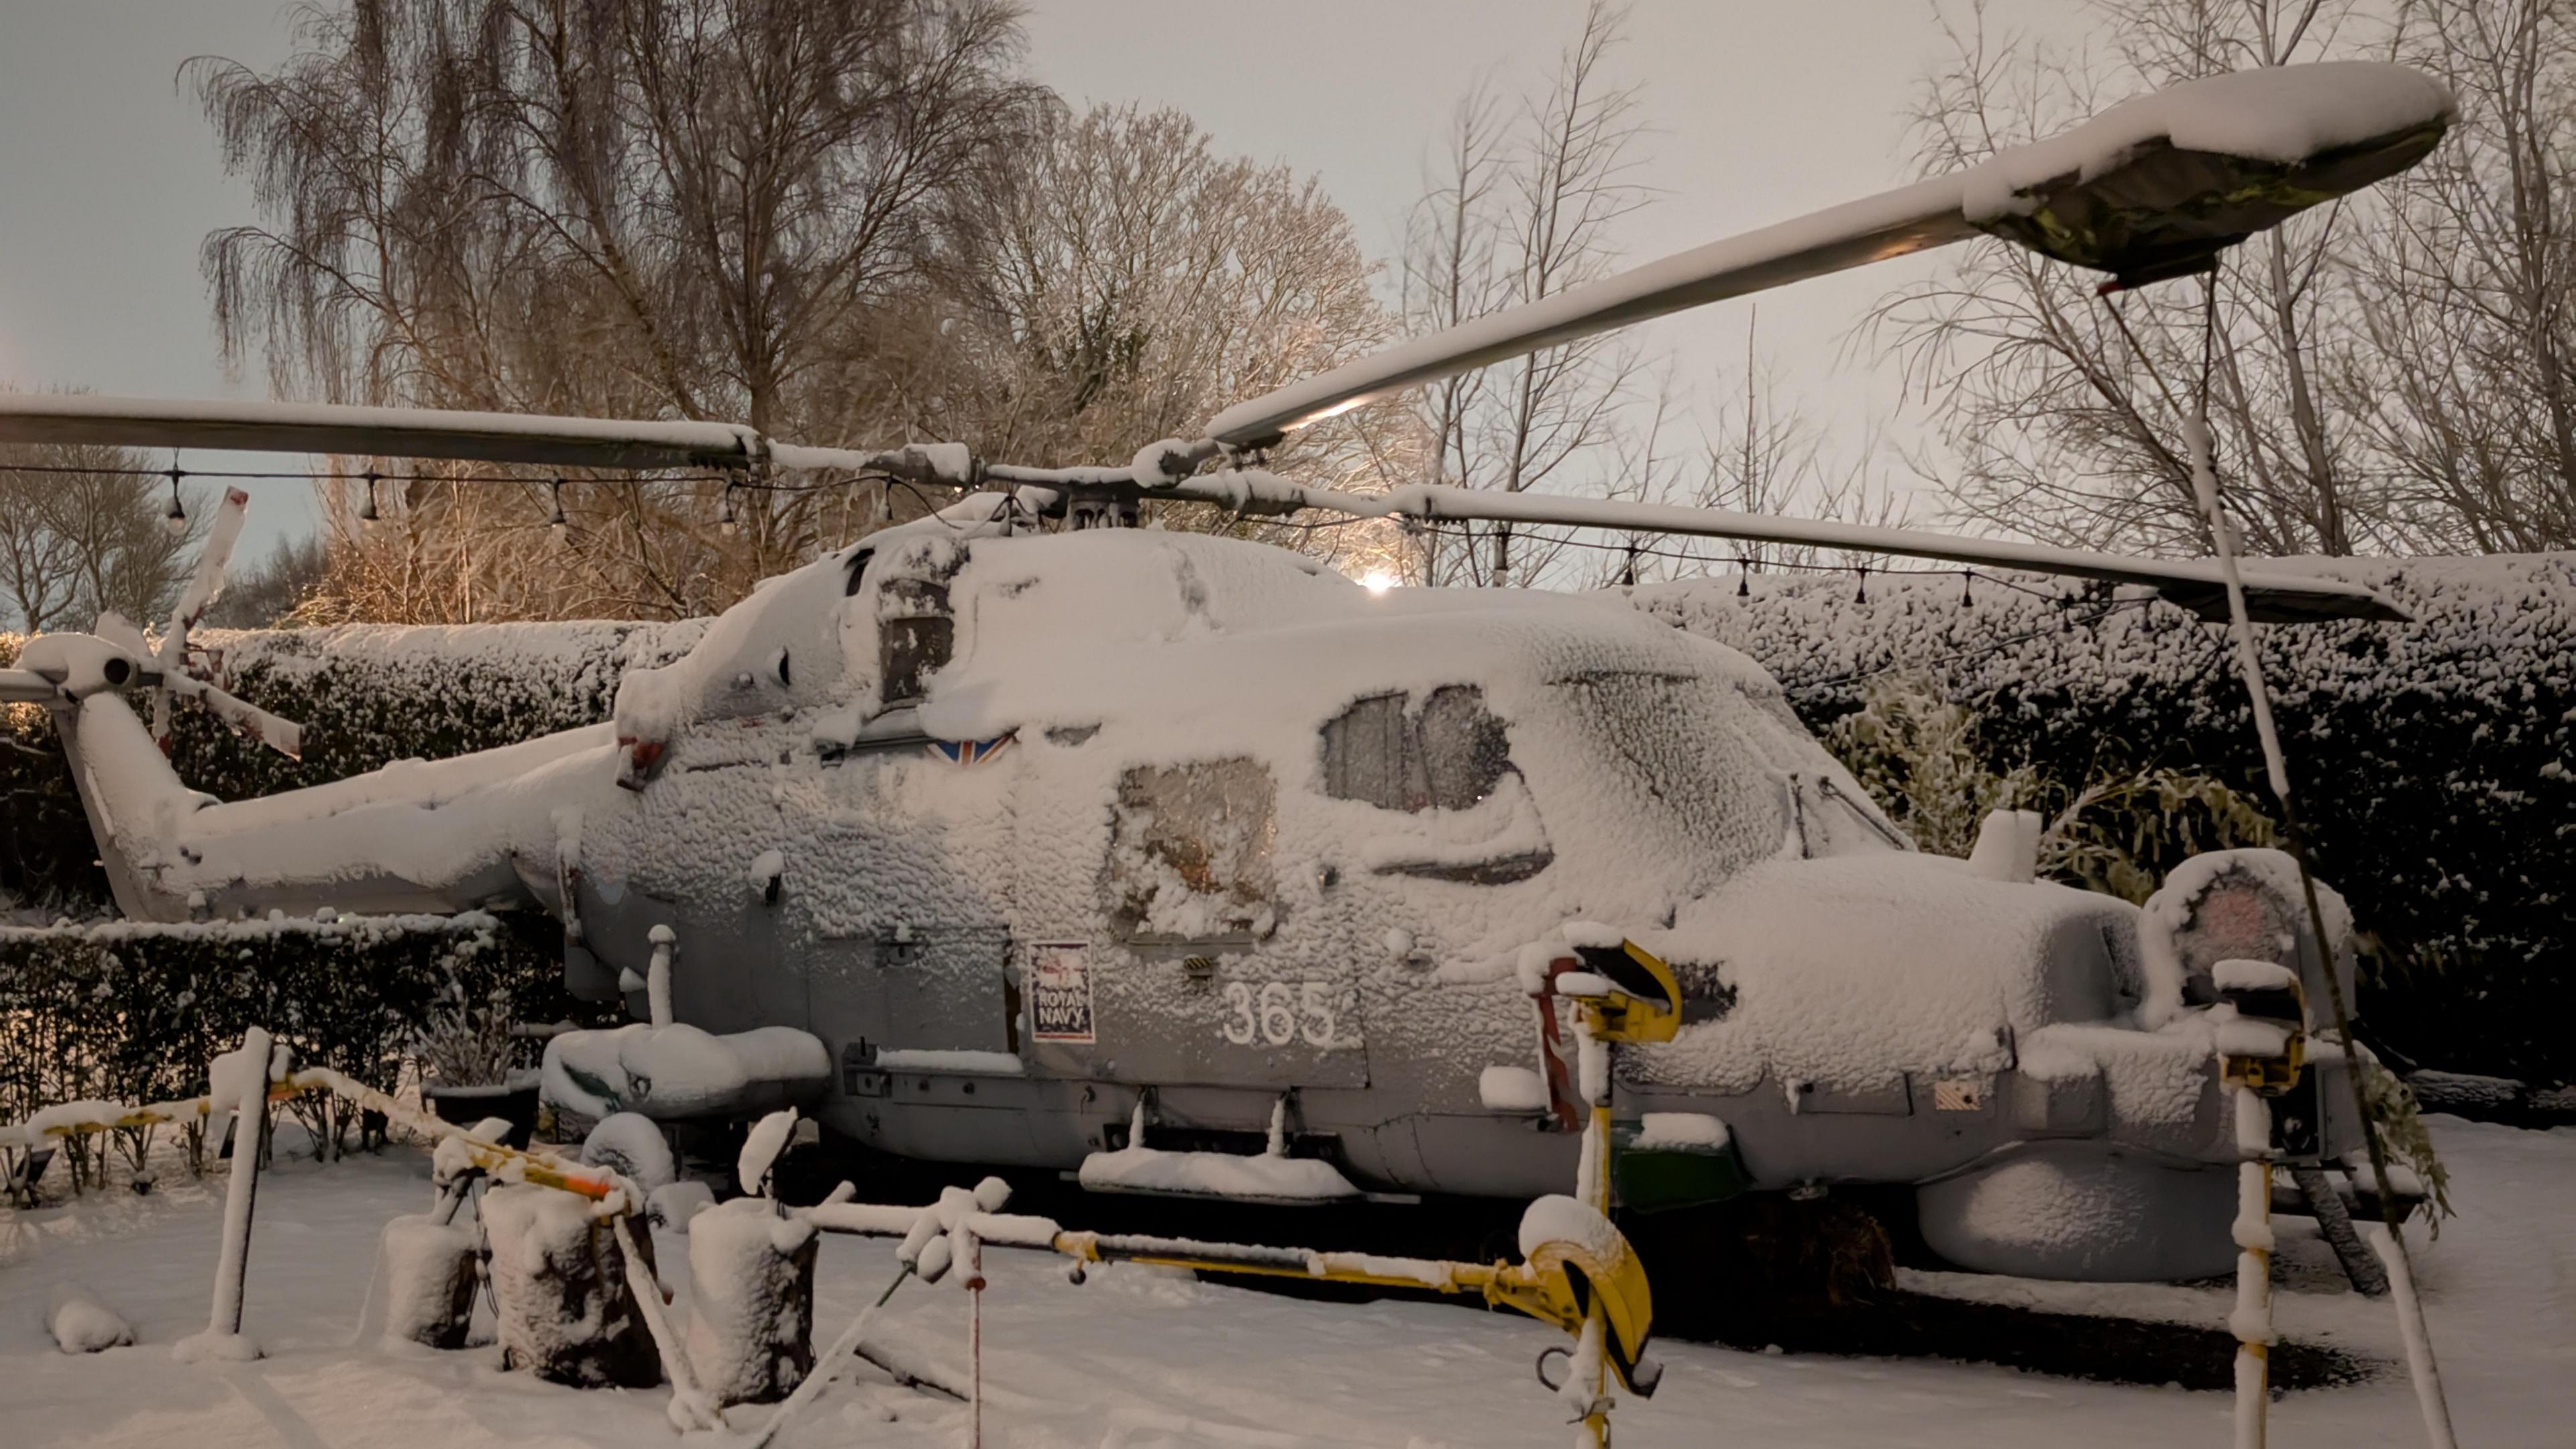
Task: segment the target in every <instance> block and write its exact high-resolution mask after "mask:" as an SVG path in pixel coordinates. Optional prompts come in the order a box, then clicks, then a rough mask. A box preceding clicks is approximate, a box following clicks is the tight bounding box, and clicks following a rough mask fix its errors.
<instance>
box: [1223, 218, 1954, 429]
mask: <svg viewBox="0 0 2576 1449" xmlns="http://www.w3.org/2000/svg"><path fill="white" fill-rule="evenodd" d="M1962 196H1963V192H1962V190H1961V181H1960V178H1959V177H1957V176H1944V177H1938V178H1936V179H1934V180H1931V181H1924V182H1918V183H1917V184H1915V185H1912V186H1907V187H1901V188H1899V189H1897V190H1895V191H1889V192H1883V193H1881V194H1879V195H1877V196H1873V197H1870V198H1868V199H1866V200H1862V201H1854V202H1847V203H1845V204H1843V205H1841V206H1837V207H1833V208H1830V209H1828V210H1825V211H1819V212H1815V213H1813V214H1811V215H1808V216H1803V217H1799V218H1797V219H1796V220H1793V221H1784V222H1781V223H1779V224H1777V225H1775V226H1767V227H1764V228H1762V229H1761V230H1759V231H1754V232H1747V233H1745V234H1744V235H1742V236H1738V237H1730V238H1728V239H1726V240H1724V241H1718V242H1711V243H1709V244H1708V245H1706V246H1702V247H1695V248H1693V249H1692V250H1690V251H1686V252H1681V253H1678V254H1676V255H1673V256H1669V257H1666V258H1664V259H1663V260H1661V261H1656V262H1649V263H1647V264H1646V265H1644V266H1642V267H1637V268H1634V269H1632V270H1629V271H1625V272H1621V273H1619V274H1618V275H1617V276H1613V277H1605V278H1603V279H1601V280H1600V281H1598V282H1594V283H1592V284H1590V285H1588V286H1583V287H1577V288H1575V289H1573V290H1572V291H1567V292H1559V293H1557V294H1556V295H1555V296H1553V297H1546V298H1542V299H1540V300H1539V301H1536V302H1531V303H1529V304H1527V305H1525V306H1520V307H1513V308H1510V309H1508V310H1505V311H1501V312H1495V313H1492V314H1490V315H1487V316H1484V317H1478V318H1476V319H1474V320H1473V321H1469V322H1462V323H1460V324H1459V325H1457V326H1455V327H1452V328H1450V329H1448V330H1447V331H1445V332H1437V333H1433V334H1432V335H1431V336H1428V337H1417V338H1415V339H1413V340H1412V341H1410V342H1404V343H1399V344H1397V345H1396V346H1394V347H1390V348H1388V349H1387V350H1385V351H1384V352H1380V353H1377V354H1375V355H1373V356H1369V357H1363V358H1361V359H1359V360H1358V361H1356V362H1350V363H1345V364H1343V365H1342V366H1340V367H1337V368H1334V369H1333V370H1332V371H1330V372H1327V373H1325V374H1323V375H1322V376H1320V377H1311V378H1308V379H1306V380H1305V381H1304V382H1299V383H1292V384H1290V385H1289V386H1287V387H1283V388H1281V389H1279V390H1278V391H1276V392H1273V393H1269V394H1267V395H1265V396H1262V397H1257V398H1254V399H1252V400H1251V401H1249V402H1243V403H1237V404H1235V405H1234V406H1233V407H1230V408H1227V409H1226V410H1225V411H1224V412H1221V413H1219V414H1217V415H1216V417H1215V419H1214V420H1212V421H1211V422H1210V423H1209V424H1208V433H1209V435H1210V436H1212V437H1214V438H1215V439H1216V440H1217V441H1218V442H1221V443H1225V444H1228V445H1230V446H1233V447H1239V448H1242V447H1258V446H1262V445H1264V444H1267V443H1269V442H1271V441H1273V440H1276V439H1277V438H1278V437H1280V436H1281V435H1282V434H1284V433H1287V432H1289V431H1291V430H1293V429H1296V428H1302V427H1304V426H1306V425H1307V424H1308V423H1312V422H1318V421H1321V420H1322V419H1325V418H1328V417H1331V416H1333V415H1334V414H1336V413H1340V412H1345V411H1348V410H1349V409H1351V408H1355V407H1357V406H1359V405H1360V404H1362V403H1364V402H1367V401H1369V400H1370V399H1372V398H1376V397H1380V396H1383V395H1385V394H1387V393H1391V392H1395V391H1398V390H1400V389H1403V388H1407V387H1411V386H1413V385H1414V384H1416V383H1424V382H1433V381H1437V380H1438V379H1440V378H1444V377H1450V376H1454V375H1456V374H1458V373H1461V372H1466V371H1469V370H1470V369H1473V368H1478V367H1482V366H1484V365H1486V364H1487V363H1492V362H1500V361H1502V360H1504V359H1505V358H1511V357H1518V356H1520V355H1521V354H1523V353H1526V352H1534V351H1536V350H1538V349H1539V348H1542V347H1547V346H1552V345H1554V344H1556V343H1560V342H1570V341H1572V340H1574V339H1576V338H1579V337H1588V336H1590V335H1592V334H1593V333H1596V332H1606V331H1609V330H1610V329H1612V328H1615V327H1624V326H1626V325H1628V324H1629V323H1631V322H1642V321H1645V320H1647V319H1648V318H1652V317H1661V316H1663V315H1665V314H1666V313H1669V312H1679V311H1682V310H1684V309H1686V308H1690V307H1697V306H1701V305H1703V304H1705V303H1709V302H1717V301H1723V300H1725V299H1726V298H1729V297H1741V296H1744V295H1745V294H1747V293H1749V292H1759V291H1763V290H1765V289H1767V288H1771V287H1778V286H1785V285H1786V284H1788V283H1790V282H1798V281H1804V280H1806V279H1807V278H1809V277H1820V276H1823V275H1825V274H1826V273H1828V272H1839V271H1842V270H1844V269H1845V268H1849V267H1856V266H1860V265H1863V264H1865V263H1868V262H1875V261H1883V260H1885V259H1887V258H1889V257H1901V256H1905V255H1907V254H1909V253H1912V252H1919V251H1922V250H1925V249H1926V248H1929V247H1939V246H1947V245H1949V244H1950V243H1952V242H1957V241H1965V240H1967V239H1968V238H1969V237H1972V236H1975V235H1977V234H1978V233H1977V229H1976V228H1975V227H1974V226H1971V225H1969V223H1968V220H1967V218H1966V216H1965V215H1963V214H1962V212H1961V209H1960V207H1961V199H1962Z"/></svg>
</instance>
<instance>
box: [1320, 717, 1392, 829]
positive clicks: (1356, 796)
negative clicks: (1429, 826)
mask: <svg viewBox="0 0 2576 1449" xmlns="http://www.w3.org/2000/svg"><path fill="white" fill-rule="evenodd" d="M1404 757H1405V749H1404V696H1403V695H1400V694H1380V695H1373V696H1371V697H1370V698H1367V699H1363V700H1361V701H1359V702H1358V703H1357V704H1354V705H1352V706H1351V707H1350V708H1349V709H1346V710H1343V711H1342V712H1341V713H1340V714H1338V715H1335V716H1334V717H1333V718H1332V719H1331V720H1330V721H1328V722H1327V723H1326V724H1325V725H1324V793H1325V794H1327V795H1330V796H1332V797H1333V798H1334V799H1336V800H1365V801H1367V802H1368V803H1369V804H1371V805H1376V806H1379V807H1381V808H1383V809H1387V810H1403V809H1407V808H1409V807H1408V806H1407V805H1406V804H1405V798H1406V790H1405V781H1404Z"/></svg>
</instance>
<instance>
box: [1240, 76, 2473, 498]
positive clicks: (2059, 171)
mask: <svg viewBox="0 0 2576 1449" xmlns="http://www.w3.org/2000/svg"><path fill="white" fill-rule="evenodd" d="M2453 115H2454V107H2453V104H2452V101H2451V97H2450V93H2449V92H2447V91H2445V90H2443V89H2442V87H2441V86H2440V85H2439V84H2438V83H2436V82H2434V81H2433V80H2432V79H2431V78H2430V77H2427V76H2425V75H2423V74H2422V73H2420V72H2418V71H2415V70H2412V69H2410V68H2408V67H2406V66H2402V65H2394V64H2389V63H2385V62H2370V61H2344V62H2335V63H2330V64H2320V65H2294V66H2269V67H2265V68H2262V69H2260V70H2253V71H2240V72H2236V73H2233V74H2226V75H2215V76H2207V77H2203V78H2201V79H2199V80H2194V81H2186V82H2184V83H2182V84H2180V85H2176V86H2170V87H2168V88H2166V89H2164V90H2161V91H2156V92H2152V93H2150V94H2148V95H2144V96H2139V97H2137V98H2135V99H2133V100H2129V101H2124V102H2122V103H2121V104H2119V105H2116V106H2113V107H2111V108H2110V109H2109V110H2106V111H2104V112H2103V113H2102V114H2101V115H2099V116H2096V117H2094V118H2093V119H2091V120H2089V121H2086V122H2084V123H2083V124H2081V125H2078V126H2075V127H2073V128H2072V129H2070V130H2067V131H2064V132H2061V133H2060V134H2058V135H2056V136H2054V137H2051V138H2050V139H2048V140H2045V141H2041V142H2039V143H2037V144H2035V145H2030V146H2023V147H2017V148H2014V149H2012V150H2008V151H2003V152H2000V153H1998V154H1996V155H1995V156H1993V157H1992V158H1990V159H1988V160H1986V161H1985V162H1983V163H1981V164H1979V165H1977V166H1974V167H1971V168H1969V169H1968V170H1965V171H1959V172H1954V173H1952V174H1950V175H1947V176H1941V177H1936V178H1934V179H1932V180H1930V181H1924V182H1918V183H1916V184H1915V185H1912V186H1907V187H1901V188H1899V189H1897V190H1894V191H1888V192H1883V193H1881V194H1879V195H1877V196H1873V197H1870V198H1868V199H1866V200H1862V201H1854V202H1847V203H1845V204H1844V205H1841V206H1837V207H1833V208H1830V209H1828V210H1825V211H1819V212H1814V213H1811V214H1810V215H1807V216H1802V217H1799V218H1797V219H1795V220H1793V221H1785V222H1781V223H1779V224H1778V225H1775V226H1768V227H1764V228H1762V229H1761V230H1759V231H1754V232H1747V233H1745V234H1744V235H1742V236H1738V237H1732V238H1729V239H1728V240H1725V241H1720V242H1712V243H1710V244H1708V245H1706V246H1703V247H1699V248H1696V249H1694V250H1691V251H1686V252H1682V253H1679V254H1677V255H1674V256H1669V257H1666V258H1664V259H1663V260H1661V261H1657V262H1649V263H1647V264H1646V265H1644V266H1642V267H1638V268H1636V269H1634V270H1632V271H1627V272H1622V273H1620V274H1619V275H1617V276H1614V277H1607V278H1604V279H1603V280H1601V281H1598V282H1594V283H1592V284H1591V285H1589V286H1585V287H1578V288H1575V289H1574V290H1572V291H1569V292H1560V293H1558V294H1557V295H1555V296H1553V297H1544V298H1541V299H1539V300H1537V301H1534V302H1529V303H1526V304H1524V305H1522V306H1518V307H1513V308H1509V309H1506V310H1504V311H1501V312H1496V313H1493V314H1491V315H1489V316H1484V317H1479V318H1476V319H1474V320H1472V321H1468V322H1462V323H1460V324H1459V325H1457V326H1455V327H1451V328H1449V329H1448V330H1446V331H1443V332H1438V333H1434V334H1432V335H1431V336H1428V337H1417V338H1415V339H1413V340H1412V341H1410V342H1405V343H1400V344H1398V345H1397V346H1394V347H1391V348H1388V349H1387V350H1386V351H1384V352H1380V353H1377V354H1376V355H1374V356H1370V357H1364V358H1361V359H1359V360H1358V361H1356V362H1351V363H1347V364H1345V365H1343V366H1341V367H1337V368H1335V369H1333V370H1332V371H1331V372H1327V373H1325V374H1323V375H1322V376H1320V377H1312V378H1308V379H1306V380H1305V381H1303V382H1298V383H1292V384H1290V385H1289V386H1287V387H1283V388H1280V389H1279V390H1277V391H1275V392H1272V393H1268V394H1266V395H1264V396H1261V397H1257V398H1254V399H1252V400H1251V401H1249V402H1243V403H1237V404H1236V405H1234V406H1233V407H1230V408H1227V409H1226V410H1225V411H1224V412H1221V413H1219V414H1217V415H1216V417H1215V418H1214V419H1213V420H1212V421H1210V422H1209V424H1208V433H1209V435H1210V436H1211V437H1214V438H1215V439H1216V440H1217V441H1218V442H1221V443H1225V444H1227V445H1229V446H1232V447H1237V448H1254V447H1266V446H1268V445H1270V444H1272V443H1275V442H1277V441H1278V440H1279V439H1280V438H1281V437H1282V436H1283V435H1285V434H1286V433H1288V432H1290V431H1292V430H1294V429H1297V428H1302V427H1304V426H1306V425H1307V424H1309V423H1313V422H1317V421H1320V420H1322V419H1324V418H1328V417H1331V416H1333V415H1334V414H1336V413H1339V412H1343V411H1346V410H1347V409H1350V408H1354V407H1357V406H1359V405H1360V404H1362V403H1364V402H1368V401H1369V400H1371V399H1373V398H1378V397H1383V396H1385V395H1386V394H1388V393H1391V392H1395V391H1398V390H1400V389H1403V388H1407V387H1411V386H1413V385H1415V384H1417V383H1424V382H1432V381H1436V380H1438V379H1440V378H1444V377H1450V376H1454V375H1456V374H1458V373H1461V372H1467V371H1470V370H1472V369H1474V368H1479V367H1483V366H1485V365H1487V364H1488V363H1494V362H1499V361H1502V360H1503V359H1505V358H1509V357H1516V356H1519V355H1521V354H1523V353H1527V352H1534V351H1536V350H1538V349H1539V348H1542V347H1549V346H1553V345H1556V344H1558V343H1563V342H1571V341H1574V340H1576V339H1578V338H1582V337H1588V336H1591V335H1593V334H1595V333H1599V332H1606V331H1609V330H1611V329H1612V328H1616V327H1624V326H1626V325H1628V324H1629V323H1631V322H1641V321H1644V320H1646V319H1647V318H1650V317H1661V316H1663V315H1665V314H1667V313H1670V312H1678V311H1681V310H1682V309H1684V308H1687V307H1697V306H1700V305H1702V304H1704V303H1708V302H1716V301H1721V300H1723V299H1725V298H1729V297H1740V296H1743V295H1745V294H1746V293H1749V292H1758V291H1762V290H1764V289H1766V288H1770V287H1778V286H1782V285H1785V284H1787V283H1790V282H1796V281H1803V280H1805V279H1806V278H1809V277H1818V276H1823V275H1824V274H1826V273H1828V272H1837V271H1841V270H1843V269H1845V268H1848V267H1856V266H1861V265H1863V264H1865V263H1869V262H1875V261H1883V260H1885V259H1887V258H1889V257H1899V256H1904V255H1906V254H1908V253H1910V252H1919V251H1923V250H1925V249H1927V248H1931V247H1939V246H1946V245H1948V244H1950V243H1952V242H1956V241H1964V240H1966V239H1967V238H1969V237H1972V236H1975V235H1977V234H1979V233H1980V232H1984V233H1990V234H1992V235H1995V236H1999V237H2004V238H2006V239H2008V240H2011V241H2014V242H2018V243H2020V244H2021V245H2023V246H2026V247H2030V248H2031V249H2033V250H2035V251H2038V252H2041V253H2043V254H2045V255H2047V256H2051V257H2054V258H2056V259H2057V260H2059V261H2064V262H2070V263H2073V264H2075V265H2079V266H2085V267H2092V268H2095V269H2097V270H2100V271H2105V272H2109V273H2111V274H2112V276H2113V277H2114V278H2115V279H2116V281H2117V282H2118V283H2119V284H2120V285H2122V286H2142V285H2145V284H2146V283H2149V282H2154V281H2161V280H2165V279H2167V278H2171V277H2177V276H2185V275H2189V274H2192V273H2196V272H2202V271H2206V270H2208V269H2209V268H2210V267H2211V266H2213V265H2215V263H2216V259H2217V257H2218V254H2219V253H2220V252H2222V251H2224V250H2226V249H2227V248H2228V247H2231V246H2234V245H2235V244H2236V243H2238V242H2240V241H2243V240H2244V239H2245V238H2246V237H2248V236H2251V235H2253V234H2254V233H2255V232H2258V231H2261V230H2263V229H2264V228H2266V227H2271V226H2275V225H2278V224H2279V223H2280V222H2282V221H2283V220H2285V219H2287V218H2288V217H2290V216H2292V215H2294V214H2296V213H2298V212H2300V211H2303V210H2305V209H2307V208H2308V207H2311V206H2314V205H2316V204H2318V203H2319V202H2323V201H2327V200H2331V199H2332V198H2334V197H2337V196H2342V195H2344V194H2346V193H2348V192H2352V191H2356V190H2359V189H2360V188H2362V187H2364V186H2368V185H2370V184H2372V183H2374V182H2376V181H2379V180H2382V179H2384V178H2386V177H2388V176H2392V175H2395V174H2396V173H2397V172H2399V171H2403V170H2405V169H2406V168H2407V167H2409V166H2411V165H2413V164H2415V162H2417V161H2419V160H2421V159H2422V158H2423V157H2424V155H2425V153H2427V152H2429V151H2430V150H2432V148H2433V146H2434V144H2435V143H2437V142H2438V141H2439V140H2440V139H2441V137H2442V133H2443V131H2444V129H2445V128H2446V127H2447V126H2448V125H2449V124H2450V122H2451V119H2452V117H2453Z"/></svg>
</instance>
